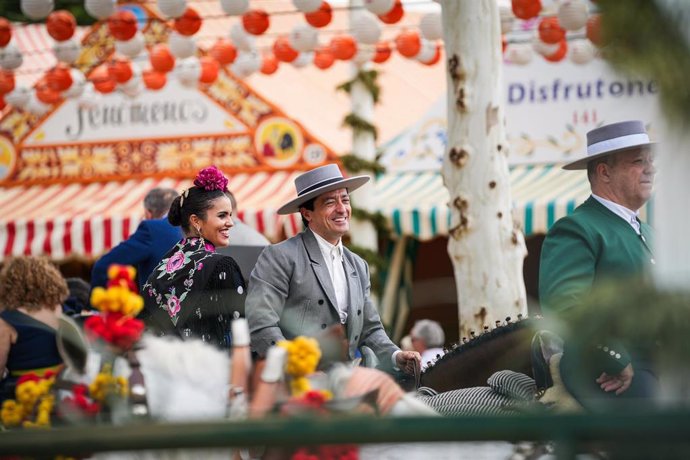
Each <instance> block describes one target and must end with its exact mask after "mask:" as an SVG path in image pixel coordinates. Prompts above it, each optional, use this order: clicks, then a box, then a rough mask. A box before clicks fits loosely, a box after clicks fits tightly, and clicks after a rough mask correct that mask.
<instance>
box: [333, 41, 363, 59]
mask: <svg viewBox="0 0 690 460" xmlns="http://www.w3.org/2000/svg"><path fill="white" fill-rule="evenodd" d="M331 52H332V53H333V56H335V58H336V59H340V60H341V61H347V60H348V59H352V58H353V57H354V56H355V54H357V41H356V40H355V39H354V38H353V37H352V36H351V35H336V36H335V37H333V38H332V39H331Z"/></svg>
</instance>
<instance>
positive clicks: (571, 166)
mask: <svg viewBox="0 0 690 460" xmlns="http://www.w3.org/2000/svg"><path fill="white" fill-rule="evenodd" d="M656 144H657V143H656V142H642V143H640V144H636V145H626V146H625V147H621V148H619V149H613V150H607V151H605V152H601V153H597V154H596V155H588V156H586V157H584V158H580V159H578V160H575V161H572V162H570V163H568V164H566V165H563V169H567V170H569V171H574V170H578V169H587V163H589V162H590V161H592V160H596V159H597V158H601V157H605V156H606V155H611V154H612V153H617V152H623V151H625V150H633V149H636V148H639V147H652V146H654V145H656Z"/></svg>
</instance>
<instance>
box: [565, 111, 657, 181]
mask: <svg viewBox="0 0 690 460" xmlns="http://www.w3.org/2000/svg"><path fill="white" fill-rule="evenodd" d="M654 144H655V142H651V141H650V140H649V135H648V134H647V131H646V130H645V128H644V123H643V122H641V121H639V120H632V121H621V122H619V123H612V124H610V125H605V126H601V127H599V128H596V129H593V130H591V131H589V132H588V133H587V155H586V156H585V157H584V158H580V159H578V160H575V161H573V162H571V163H568V164H567V165H565V166H563V169H587V163H589V162H590V161H592V160H594V159H596V158H600V157H603V156H604V155H610V154H612V153H615V152H620V151H623V150H629V149H633V148H636V147H644V146H651V145H654Z"/></svg>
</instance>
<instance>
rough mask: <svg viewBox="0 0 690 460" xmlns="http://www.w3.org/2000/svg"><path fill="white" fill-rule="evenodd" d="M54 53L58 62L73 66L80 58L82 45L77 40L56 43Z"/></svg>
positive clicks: (71, 39)
mask: <svg viewBox="0 0 690 460" xmlns="http://www.w3.org/2000/svg"><path fill="white" fill-rule="evenodd" d="M53 53H55V58H56V59H57V60H58V61H60V62H64V63H65V64H72V63H73V62H74V61H76V60H77V58H79V54H80V53H81V45H80V44H79V42H78V41H77V40H76V39H75V38H70V39H69V40H65V41H64V42H55V45H54V46H53Z"/></svg>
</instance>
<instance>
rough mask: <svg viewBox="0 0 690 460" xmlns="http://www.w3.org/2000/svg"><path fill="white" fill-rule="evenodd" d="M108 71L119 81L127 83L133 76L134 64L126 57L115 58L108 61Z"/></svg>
mask: <svg viewBox="0 0 690 460" xmlns="http://www.w3.org/2000/svg"><path fill="white" fill-rule="evenodd" d="M107 66H108V72H109V73H110V76H111V77H112V78H113V79H114V80H115V81H116V82H117V83H120V84H122V83H126V82H127V81H129V79H130V78H132V75H133V71H132V65H131V64H130V62H129V61H127V60H125V59H113V60H112V61H110V62H108V64H107Z"/></svg>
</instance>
